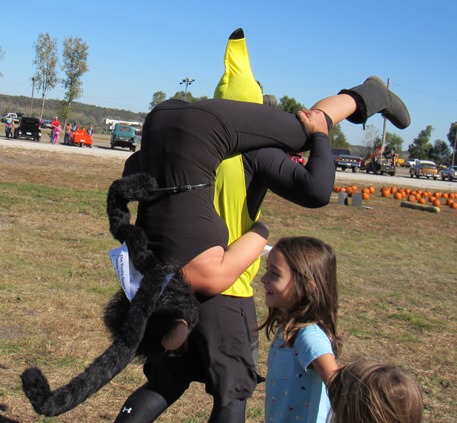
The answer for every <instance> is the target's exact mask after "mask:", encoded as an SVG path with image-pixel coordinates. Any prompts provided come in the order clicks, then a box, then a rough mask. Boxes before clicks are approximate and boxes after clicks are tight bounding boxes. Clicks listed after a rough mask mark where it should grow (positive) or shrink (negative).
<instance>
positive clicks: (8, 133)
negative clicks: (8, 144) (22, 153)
mask: <svg viewBox="0 0 457 423" xmlns="http://www.w3.org/2000/svg"><path fill="white" fill-rule="evenodd" d="M13 128H14V119H13V118H12V117H11V116H8V117H7V118H6V121H5V137H6V138H13Z"/></svg>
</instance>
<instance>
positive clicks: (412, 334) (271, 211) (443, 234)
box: [0, 150, 457, 423]
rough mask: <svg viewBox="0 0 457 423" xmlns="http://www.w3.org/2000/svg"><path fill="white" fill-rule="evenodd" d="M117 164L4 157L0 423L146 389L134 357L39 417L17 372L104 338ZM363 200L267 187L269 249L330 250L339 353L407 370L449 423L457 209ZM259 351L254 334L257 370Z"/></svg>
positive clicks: (58, 364)
mask: <svg viewBox="0 0 457 423" xmlns="http://www.w3.org/2000/svg"><path fill="white" fill-rule="evenodd" d="M70 156H72V157H70ZM13 158H14V160H12V159H13ZM121 170H122V161H120V160H111V159H102V158H93V157H91V156H87V157H80V156H78V155H60V154H55V153H52V154H51V153H49V154H47V155H46V154H43V153H33V152H31V151H27V152H26V153H23V152H14V153H11V152H10V150H6V151H5V152H4V154H3V155H0V198H1V203H0V240H1V241H0V269H1V272H0V313H1V320H0V374H1V384H0V405H1V408H0V420H1V419H2V418H5V419H6V418H9V419H11V420H13V421H18V422H21V423H22V422H25V423H29V422H30V423H32V422H33V423H35V422H47V423H54V422H59V423H60V422H71V423H73V422H75V421H80V422H83V421H88V422H89V421H90V422H110V421H113V419H114V417H115V416H116V414H117V411H118V409H119V408H120V407H121V405H122V403H123V402H124V400H125V399H126V398H127V396H128V395H129V394H130V393H131V392H132V391H133V390H135V389H136V388H137V387H139V386H140V385H141V384H142V383H144V377H143V375H142V370H141V365H140V364H139V363H132V364H131V365H130V366H129V367H128V368H127V369H126V370H125V371H124V372H122V373H121V374H120V375H118V376H117V377H116V378H115V379H114V380H113V381H112V382H111V383H110V384H109V385H108V386H106V387H105V388H103V389H102V390H101V391H100V392H99V393H97V394H96V395H94V396H93V397H92V398H90V399H89V400H88V401H86V402H85V403H84V404H82V405H81V406H79V407H77V408H76V409H75V410H73V411H71V412H69V413H66V414H65V415H63V416H60V417H57V418H40V417H38V416H37V415H36V414H35V413H34V412H33V409H32V407H31V406H30V404H29V402H28V401H27V399H26V398H25V397H24V395H23V393H22V389H21V387H20V380H19V375H20V373H21V372H22V371H23V370H24V369H25V368H26V367H29V366H30V365H39V366H40V367H41V368H42V370H43V372H44V373H45V374H46V375H48V377H49V379H50V384H51V387H52V388H57V387H59V386H61V385H62V384H64V383H66V382H68V380H69V379H70V378H71V377H73V376H75V375H76V374H78V373H79V372H81V371H82V370H83V369H84V368H85V367H86V366H87V365H88V364H89V363H90V362H91V361H92V360H93V359H94V358H95V357H96V356H98V355H99V354H100V352H102V351H103V350H104V349H105V348H106V347H107V345H109V342H110V341H109V338H108V336H107V333H106V331H105V329H104V326H103V322H102V312H103V307H104V305H105V304H106V303H107V301H108V300H109V298H110V297H111V296H112V294H113V293H114V292H115V291H116V290H117V289H118V282H117V281H116V278H115V276H114V271H113V270H112V268H111V264H110V261H109V257H108V250H109V249H111V248H114V247H117V246H118V243H117V242H116V241H115V240H114V239H113V238H112V236H111V235H110V233H109V230H108V222H107V217H106V211H105V207H106V192H107V188H108V187H109V185H110V183H111V182H112V181H113V180H114V179H117V178H118V177H119V176H120V173H121ZM75 175H77V176H78V177H77V178H75ZM367 204H368V205H370V206H371V207H373V209H372V210H368V209H355V208H352V207H346V206H339V205H338V204H336V200H335V199H332V202H331V204H330V205H328V206H326V207H324V208H321V209H315V210H309V209H301V208H299V207H297V206H294V205H291V204H289V203H287V202H285V201H283V200H281V199H279V198H277V197H275V196H274V195H272V194H268V196H267V198H266V201H265V205H264V208H263V214H262V220H263V221H264V222H265V223H267V225H268V226H269V228H270V232H271V243H274V242H275V241H277V240H278V239H279V238H280V237H282V236H289V235H309V236H315V237H318V238H321V239H323V240H324V241H326V242H328V243H329V244H330V245H332V246H333V248H334V249H335V251H336V254H337V260H338V283H339V292H340V312H339V329H338V330H339V333H340V335H341V336H342V337H343V340H344V349H343V356H342V360H343V361H345V360H348V359H351V358H352V357H355V356H359V355H363V356H369V357H374V358H378V359H382V360H386V361H390V362H393V363H396V364H398V365H400V366H402V367H403V368H405V369H406V370H407V371H409V372H410V373H411V374H412V375H413V376H414V377H416V379H417V380H418V381H419V383H420V384H421V386H422V388H423V392H424V399H425V405H426V412H425V421H426V422H451V421H453V420H452V419H453V418H454V416H456V415H457V401H456V398H457V388H456V387H457V371H456V370H457V353H456V347H455V345H456V342H455V340H456V335H457V322H456V316H457V305H456V301H455V299H456V293H457V290H456V286H457V282H456V281H457V266H456V258H457V211H456V210H451V209H449V208H445V207H443V208H442V211H441V213H439V214H434V213H427V212H422V211H417V210H411V209H405V208H400V207H399V203H398V202H397V201H395V200H393V199H382V198H381V197H380V196H379V194H378V195H375V196H373V197H372V199H371V200H369V202H368V203H367ZM133 212H134V211H133ZM263 271H264V263H262V266H261V270H260V272H259V275H258V277H257V278H256V280H255V281H254V287H255V291H256V303H257V307H258V317H259V319H262V318H263V317H264V316H265V313H266V310H265V306H264V304H263V296H264V294H263V288H262V287H261V286H260V282H259V277H260V276H261V275H262V274H263ZM267 351H268V342H267V341H266V340H265V339H264V337H263V334H262V340H261V351H260V357H259V371H260V373H263V374H264V373H265V370H266V368H265V361H266V356H267ZM263 399H264V386H263V385H260V386H259V387H258V389H257V390H256V392H255V394H254V396H253V398H252V399H251V400H250V401H249V403H248V410H247V422H248V423H253V422H261V421H263ZM210 408H211V399H210V397H208V396H207V395H206V394H205V392H204V389H203V387H202V386H201V385H199V384H194V385H192V386H191V388H190V389H189V390H188V392H186V394H185V395H184V396H183V397H182V398H181V399H180V400H179V401H178V402H177V403H176V404H175V405H173V406H172V407H170V409H169V410H167V412H166V413H165V414H164V415H163V416H162V417H161V418H160V419H159V420H158V422H162V423H164V422H167V423H169V422H176V423H183V422H188V423H189V422H195V423H202V422H206V420H207V417H208V415H209V412H210Z"/></svg>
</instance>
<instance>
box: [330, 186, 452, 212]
mask: <svg viewBox="0 0 457 423" xmlns="http://www.w3.org/2000/svg"><path fill="white" fill-rule="evenodd" d="M333 192H347V194H348V196H349V197H352V194H354V193H356V192H359V193H361V194H362V199H363V200H369V199H370V195H373V194H375V193H376V188H375V187H374V186H373V185H370V186H368V187H364V188H362V189H359V187H358V186H357V185H347V186H345V187H344V186H339V185H334V186H333ZM379 192H380V194H381V197H385V198H388V197H392V198H394V199H395V200H404V199H406V200H407V201H409V202H410V203H418V204H429V205H431V206H435V207H441V206H442V205H443V204H444V205H446V206H449V207H450V208H451V209H457V192H441V191H434V192H432V191H428V190H420V189H418V190H414V189H411V188H397V187H395V186H382V187H381V188H380V189H379Z"/></svg>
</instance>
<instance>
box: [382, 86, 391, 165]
mask: <svg viewBox="0 0 457 423" xmlns="http://www.w3.org/2000/svg"><path fill="white" fill-rule="evenodd" d="M387 89H388V90H390V78H388V79H387ZM386 137H387V119H386V118H384V125H383V127H382V144H381V163H382V153H383V152H384V145H385V143H386Z"/></svg>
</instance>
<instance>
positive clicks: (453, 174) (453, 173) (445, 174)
mask: <svg viewBox="0 0 457 423" xmlns="http://www.w3.org/2000/svg"><path fill="white" fill-rule="evenodd" d="M440 176H441V180H442V181H444V180H445V179H448V180H449V181H451V182H452V181H453V180H454V179H456V180H457V166H456V165H454V166H448V167H447V168H446V169H442V170H441V172H440Z"/></svg>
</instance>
